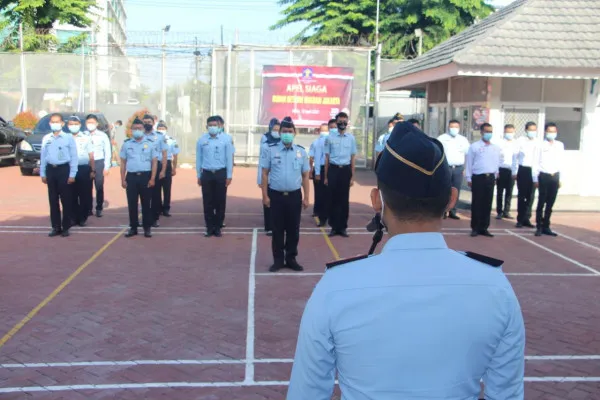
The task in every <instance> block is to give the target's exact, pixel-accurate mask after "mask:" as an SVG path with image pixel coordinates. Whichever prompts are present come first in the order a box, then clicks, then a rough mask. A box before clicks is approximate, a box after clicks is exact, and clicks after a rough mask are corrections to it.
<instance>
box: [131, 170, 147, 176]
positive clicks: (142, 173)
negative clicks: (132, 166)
mask: <svg viewBox="0 0 600 400" xmlns="http://www.w3.org/2000/svg"><path fill="white" fill-rule="evenodd" d="M151 172H152V171H138V172H128V174H131V175H138V176H140V175H146V174H149V173H151Z"/></svg>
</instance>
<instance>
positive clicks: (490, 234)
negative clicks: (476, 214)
mask: <svg viewBox="0 0 600 400" xmlns="http://www.w3.org/2000/svg"><path fill="white" fill-rule="evenodd" d="M479 235H481V236H485V237H490V238H491V237H494V235H493V234H492V233H491V232H490V231H488V230H487V229H486V230H485V231H479V232H478V231H471V237H477V236H479Z"/></svg>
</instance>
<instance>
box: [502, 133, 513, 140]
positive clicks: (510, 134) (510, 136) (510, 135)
mask: <svg viewBox="0 0 600 400" xmlns="http://www.w3.org/2000/svg"><path fill="white" fill-rule="evenodd" d="M514 137H515V134H514V133H505V134H504V138H505V139H506V140H513V139H514Z"/></svg>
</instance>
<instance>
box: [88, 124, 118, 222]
mask: <svg viewBox="0 0 600 400" xmlns="http://www.w3.org/2000/svg"><path fill="white" fill-rule="evenodd" d="M85 127H86V129H87V132H88V135H89V136H90V138H91V139H92V145H93V146H94V164H95V170H96V174H94V187H95V188H96V217H98V218H100V217H102V210H103V209H104V177H105V176H108V174H109V172H110V166H111V159H112V146H111V144H110V139H109V137H108V134H107V133H106V132H102V131H99V130H98V117H96V116H95V115H94V114H90V115H88V116H87V117H86V118H85ZM90 206H91V207H93V204H90ZM89 212H90V215H91V212H92V209H91V208H90V210H89Z"/></svg>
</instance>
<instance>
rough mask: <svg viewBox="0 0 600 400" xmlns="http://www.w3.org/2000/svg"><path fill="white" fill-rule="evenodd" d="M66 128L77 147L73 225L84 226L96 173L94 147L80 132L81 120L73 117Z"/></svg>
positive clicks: (88, 138)
mask: <svg viewBox="0 0 600 400" xmlns="http://www.w3.org/2000/svg"><path fill="white" fill-rule="evenodd" d="M67 128H68V129H69V132H71V134H72V135H73V139H75V144H76V145H77V158H78V164H79V165H78V167H77V175H76V176H75V184H74V185H73V190H72V192H73V202H72V204H73V207H72V209H73V217H72V219H73V223H74V224H76V225H79V226H85V225H86V222H87V219H88V215H89V210H90V209H91V208H92V200H93V199H92V185H93V184H94V183H93V179H94V175H95V173H96V163H95V162H94V145H93V143H92V138H91V137H90V136H88V135H85V134H84V133H83V132H81V120H80V119H79V117H77V116H75V115H73V116H72V117H70V118H69V120H68V122H67ZM101 173H102V172H101Z"/></svg>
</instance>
